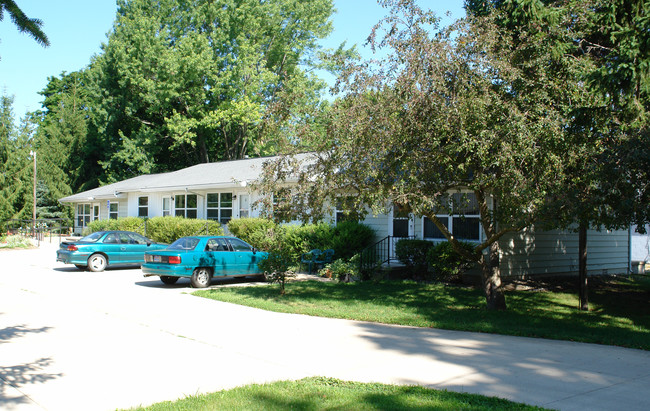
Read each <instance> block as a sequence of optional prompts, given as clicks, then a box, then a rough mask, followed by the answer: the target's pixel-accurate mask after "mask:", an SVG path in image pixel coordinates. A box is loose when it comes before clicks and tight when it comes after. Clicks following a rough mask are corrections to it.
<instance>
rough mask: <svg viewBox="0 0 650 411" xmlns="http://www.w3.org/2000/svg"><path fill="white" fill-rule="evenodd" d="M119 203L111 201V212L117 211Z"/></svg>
mask: <svg viewBox="0 0 650 411" xmlns="http://www.w3.org/2000/svg"><path fill="white" fill-rule="evenodd" d="M118 205H119V204H117V203H111V213H117V210H118Z"/></svg>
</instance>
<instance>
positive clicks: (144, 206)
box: [138, 197, 149, 217]
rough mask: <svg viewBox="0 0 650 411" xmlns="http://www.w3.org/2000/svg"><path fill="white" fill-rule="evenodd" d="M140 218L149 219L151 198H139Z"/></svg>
mask: <svg viewBox="0 0 650 411" xmlns="http://www.w3.org/2000/svg"><path fill="white" fill-rule="evenodd" d="M138 217H149V197H138Z"/></svg>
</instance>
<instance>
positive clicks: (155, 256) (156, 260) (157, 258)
mask: <svg viewBox="0 0 650 411" xmlns="http://www.w3.org/2000/svg"><path fill="white" fill-rule="evenodd" d="M161 261H162V257H160V256H159V255H154V256H153V262H154V263H159V262H161Z"/></svg>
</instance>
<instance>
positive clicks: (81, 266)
mask: <svg viewBox="0 0 650 411" xmlns="http://www.w3.org/2000/svg"><path fill="white" fill-rule="evenodd" d="M74 266H75V267H77V268H78V269H80V270H81V271H86V270H87V269H88V266H87V265H81V264H75V265H74Z"/></svg>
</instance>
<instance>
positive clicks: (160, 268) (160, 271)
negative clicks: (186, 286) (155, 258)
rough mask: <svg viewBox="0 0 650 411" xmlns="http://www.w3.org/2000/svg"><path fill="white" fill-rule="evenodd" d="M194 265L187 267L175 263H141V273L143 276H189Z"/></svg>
mask: <svg viewBox="0 0 650 411" xmlns="http://www.w3.org/2000/svg"><path fill="white" fill-rule="evenodd" d="M193 271H194V267H188V266H183V265H176V264H157V263H144V264H142V274H143V275H144V276H145V277H151V276H156V275H157V276H161V275H163V276H168V277H190V276H192V272H193Z"/></svg>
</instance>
